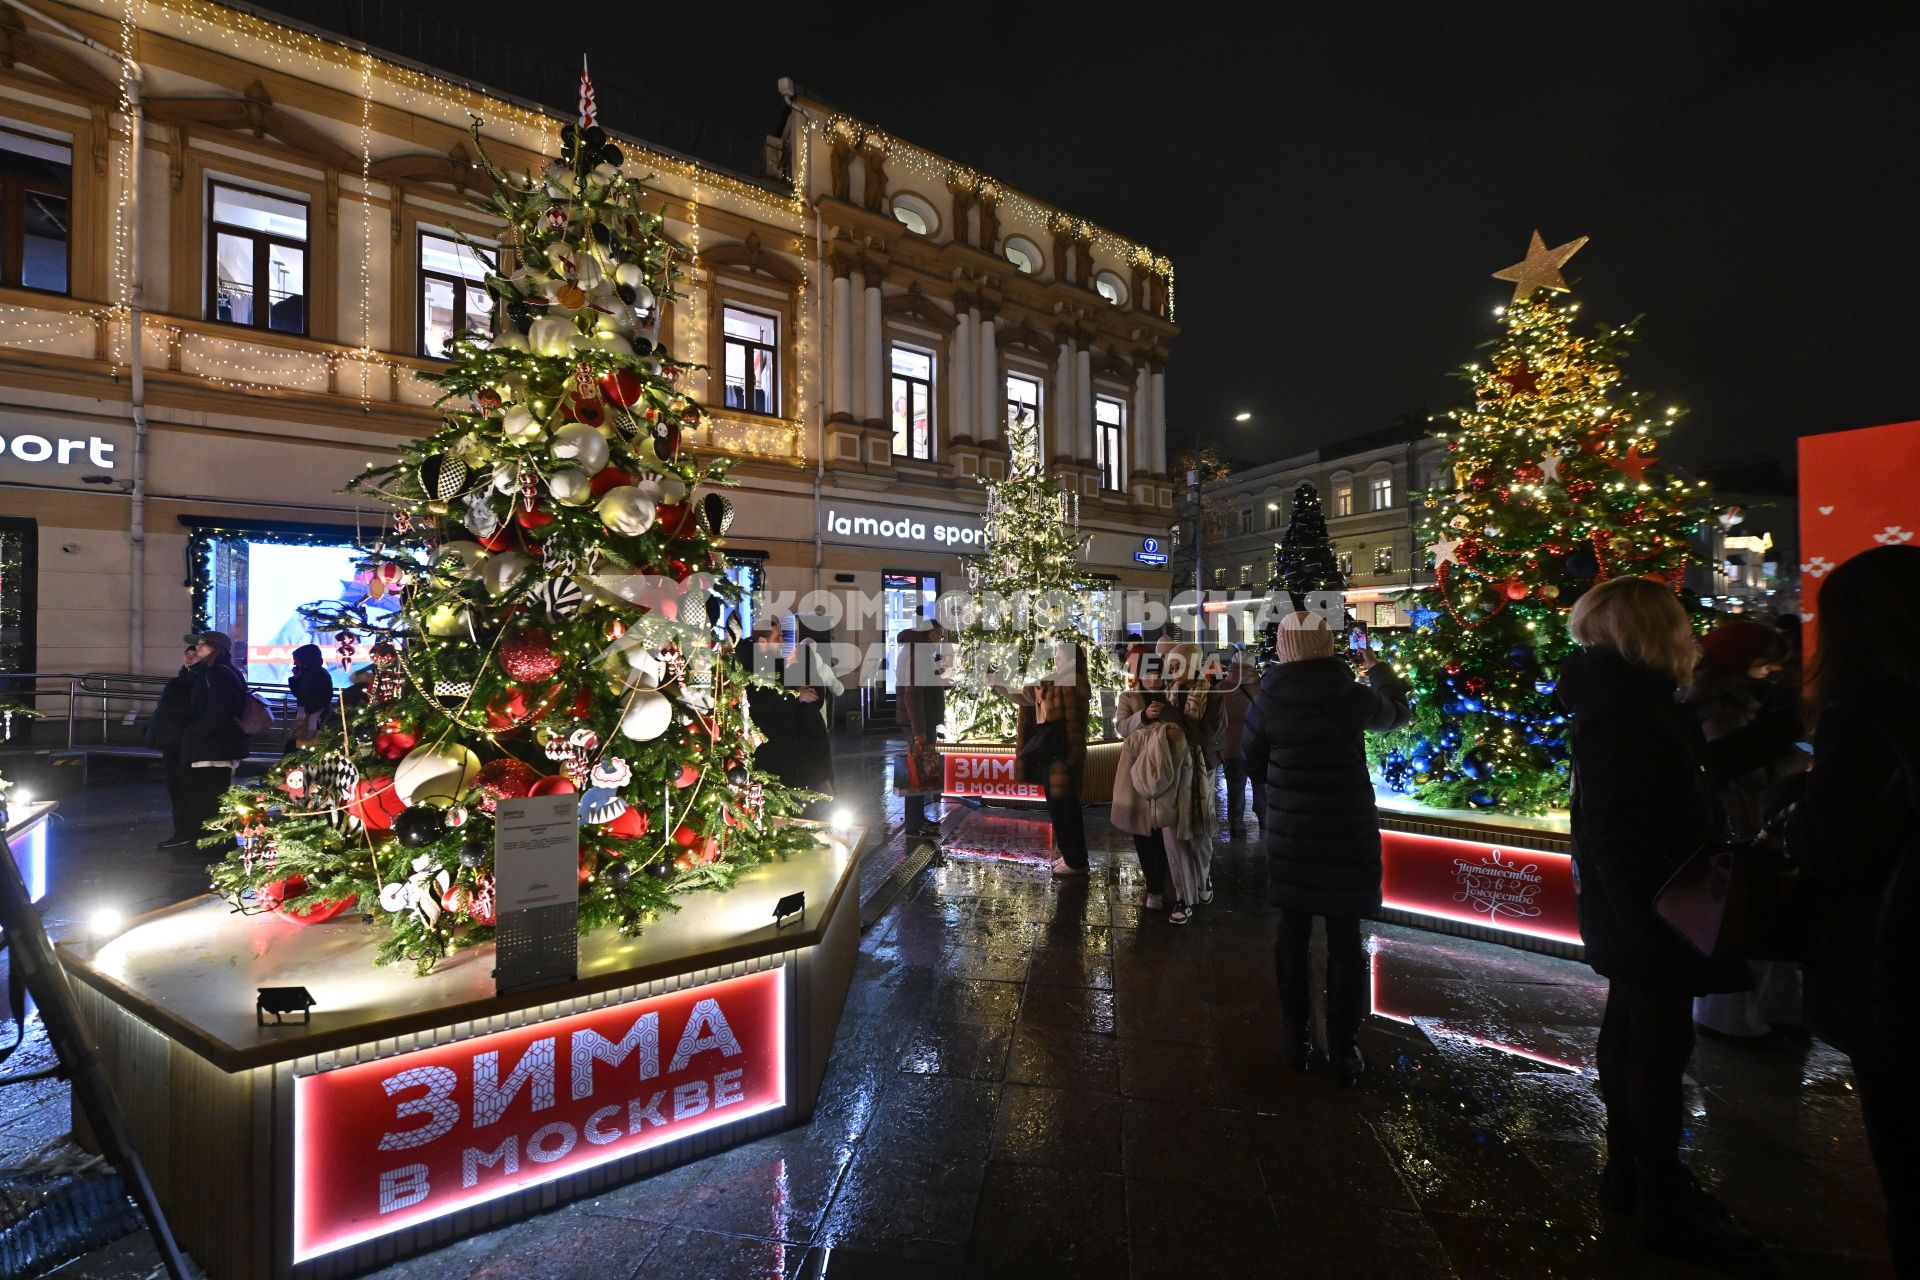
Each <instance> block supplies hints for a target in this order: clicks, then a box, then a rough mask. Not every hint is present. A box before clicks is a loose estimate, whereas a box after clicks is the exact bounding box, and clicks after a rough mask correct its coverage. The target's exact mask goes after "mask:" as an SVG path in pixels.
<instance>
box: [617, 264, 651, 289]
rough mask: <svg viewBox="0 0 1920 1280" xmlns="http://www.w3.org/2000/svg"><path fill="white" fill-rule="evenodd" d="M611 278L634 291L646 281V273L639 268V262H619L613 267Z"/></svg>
mask: <svg viewBox="0 0 1920 1280" xmlns="http://www.w3.org/2000/svg"><path fill="white" fill-rule="evenodd" d="M613 278H614V279H615V280H616V281H618V282H619V283H621V284H623V285H625V286H627V288H629V289H632V290H635V291H636V292H637V291H638V290H639V288H640V286H641V285H643V284H645V283H646V282H647V276H646V273H645V272H644V271H642V270H641V269H640V264H639V263H637V262H623V263H621V264H620V265H619V266H617V267H615V268H614V269H613Z"/></svg>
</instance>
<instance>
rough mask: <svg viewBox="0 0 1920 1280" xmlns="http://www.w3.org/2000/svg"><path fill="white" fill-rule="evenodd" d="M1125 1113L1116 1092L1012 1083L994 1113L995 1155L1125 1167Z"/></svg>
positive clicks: (1099, 1169)
mask: <svg viewBox="0 0 1920 1280" xmlns="http://www.w3.org/2000/svg"><path fill="white" fill-rule="evenodd" d="M1121 1115H1122V1104H1121V1100H1120V1098H1119V1097H1117V1096H1115V1095H1113V1094H1106V1093H1095V1092H1090V1091H1086V1090H1077V1089H1041V1088H1035V1087H1033V1086H1030V1085H1009V1086H1007V1088H1006V1089H1005V1090H1004V1091H1002V1093H1001V1095H1000V1105H999V1107H998V1109H997V1110H995V1112H994V1116H993V1150H992V1155H993V1159H994V1160H996V1161H1001V1162H1005V1163H1009V1164H1032V1165H1044V1166H1047V1167H1049V1168H1058V1169H1084V1170H1087V1171H1089V1172H1093V1173H1119V1172H1120V1171H1121V1162H1120V1147H1121V1142H1120V1138H1121Z"/></svg>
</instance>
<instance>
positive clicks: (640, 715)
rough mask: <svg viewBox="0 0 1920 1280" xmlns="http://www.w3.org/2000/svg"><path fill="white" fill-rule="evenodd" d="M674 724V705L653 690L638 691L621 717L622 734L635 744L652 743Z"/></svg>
mask: <svg viewBox="0 0 1920 1280" xmlns="http://www.w3.org/2000/svg"><path fill="white" fill-rule="evenodd" d="M672 723H673V704H672V703H671V702H668V701H667V696H666V695H665V694H663V693H659V692H656V691H655V690H652V689H636V690H634V692H633V701H632V702H630V703H629V704H627V710H626V713H625V714H624V715H622V716H621V717H620V732H621V733H623V734H625V735H626V736H627V737H629V738H632V739H633V740H634V741H635V742H651V741H653V740H654V739H655V738H657V737H659V736H660V735H661V734H663V733H665V732H666V731H667V727H668V726H669V725H671V724H672Z"/></svg>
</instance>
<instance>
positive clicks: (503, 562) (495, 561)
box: [480, 551, 533, 596]
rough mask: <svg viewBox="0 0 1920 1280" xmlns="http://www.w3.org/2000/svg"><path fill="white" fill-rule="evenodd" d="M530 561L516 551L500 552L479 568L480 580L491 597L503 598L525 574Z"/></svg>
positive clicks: (530, 563)
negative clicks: (485, 585)
mask: <svg viewBox="0 0 1920 1280" xmlns="http://www.w3.org/2000/svg"><path fill="white" fill-rule="evenodd" d="M532 563H533V562H532V561H531V560H529V559H527V558H526V557H525V556H523V555H521V554H520V553H519V552H518V551H502V552H501V553H500V554H499V555H497V556H494V557H493V558H492V559H490V560H488V561H487V562H486V563H485V564H484V565H481V566H480V580H481V581H482V582H484V583H486V584H487V591H488V593H489V594H491V595H496V596H503V595H505V594H507V592H509V591H511V590H513V584H514V583H516V582H518V581H520V579H521V578H522V577H523V576H524V575H525V574H526V572H527V569H528V567H529V566H531V565H532Z"/></svg>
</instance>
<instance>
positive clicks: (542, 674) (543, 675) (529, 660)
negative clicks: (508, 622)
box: [499, 626, 560, 684]
mask: <svg viewBox="0 0 1920 1280" xmlns="http://www.w3.org/2000/svg"><path fill="white" fill-rule="evenodd" d="M499 658H500V669H501V670H502V671H504V672H506V673H507V674H508V675H510V676H512V677H513V678H514V679H515V680H518V681H519V682H520V683H522V684H541V683H544V682H545V681H548V680H551V679H553V677H554V675H555V674H556V673H557V672H558V671H559V670H560V654H559V652H558V651H556V650H555V649H554V647H553V637H552V636H551V635H548V634H547V629H546V628H545V627H537V626H525V627H520V628H518V629H517V630H515V631H513V632H512V633H510V634H508V635H506V636H503V637H502V638H501V640H500V651H499Z"/></svg>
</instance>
